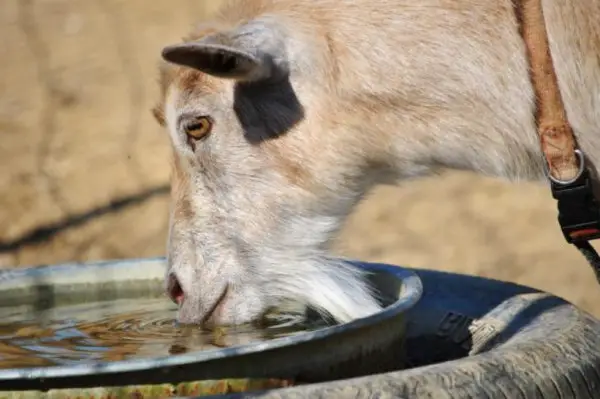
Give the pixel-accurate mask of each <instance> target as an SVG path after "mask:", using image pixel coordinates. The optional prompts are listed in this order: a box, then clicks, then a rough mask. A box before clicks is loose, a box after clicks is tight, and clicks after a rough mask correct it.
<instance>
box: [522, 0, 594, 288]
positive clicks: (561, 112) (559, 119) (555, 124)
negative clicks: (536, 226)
mask: <svg viewBox="0 0 600 399" xmlns="http://www.w3.org/2000/svg"><path fill="white" fill-rule="evenodd" d="M541 2H542V0H516V1H515V3H516V14H517V18H518V20H519V23H520V28H521V35H522V37H523V41H524V43H525V47H526V52H527V58H528V61H529V67H530V78H531V82H532V85H533V90H534V94H535V98H536V103H537V109H536V126H537V132H538V136H539V140H540V145H541V149H542V152H543V154H544V157H545V159H546V166H547V168H546V172H547V177H548V179H549V180H550V188H551V190H552V195H553V197H554V199H556V200H557V202H558V211H559V215H558V221H559V224H560V227H561V230H562V232H563V235H564V237H565V239H566V240H567V242H568V243H570V244H573V245H575V246H576V247H577V248H578V249H579V250H580V251H581V252H582V254H583V255H584V256H585V257H586V259H587V260H588V262H589V263H590V265H591V266H592V268H593V269H594V272H595V273H596V278H597V279H598V281H599V282H600V256H598V254H597V252H596V251H595V250H594V248H593V247H592V246H591V245H590V243H589V241H590V240H593V239H596V238H600V207H599V206H598V203H599V201H598V200H597V199H596V197H595V196H594V191H593V188H592V181H591V177H590V171H589V170H588V168H587V166H586V158H585V156H584V154H583V152H582V151H581V149H579V148H578V144H577V139H576V138H575V135H574V134H573V129H572V127H571V125H570V123H569V121H568V118H567V113H566V111H565V107H564V104H563V101H562V98H561V93H560V89H559V87H558V80H557V78H556V73H555V71H554V67H553V64H552V56H551V53H550V46H549V44H548V35H547V32H546V26H545V22H544V14H543V10H542V4H541Z"/></svg>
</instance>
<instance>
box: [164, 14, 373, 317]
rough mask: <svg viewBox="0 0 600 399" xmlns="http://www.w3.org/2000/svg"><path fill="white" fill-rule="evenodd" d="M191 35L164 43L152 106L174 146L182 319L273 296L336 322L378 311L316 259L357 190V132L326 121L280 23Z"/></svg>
mask: <svg viewBox="0 0 600 399" xmlns="http://www.w3.org/2000/svg"><path fill="white" fill-rule="evenodd" d="M198 36H200V37H198ZM198 36H197V37H195V38H193V39H189V40H185V41H183V42H182V43H179V44H175V45H172V46H168V47H166V48H165V49H164V50H163V58H164V59H165V60H166V61H168V62H167V63H165V64H164V65H163V69H162V87H163V97H162V98H163V101H162V102H161V104H160V105H159V106H157V108H156V109H155V110H154V114H155V116H156V117H157V119H158V120H159V121H160V122H161V123H162V124H163V125H164V126H165V127H166V128H167V130H168V132H169V135H170V139H171V143H172V147H173V153H174V159H173V173H172V193H171V195H172V198H171V199H172V208H171V216H170V217H171V218H170V232H169V243H168V272H167V277H166V285H167V291H168V293H169V295H170V296H171V298H172V299H173V300H175V301H177V302H178V303H179V306H180V310H179V315H178V318H179V320H180V321H181V322H183V323H208V324H240V323H245V322H250V321H253V320H256V319H258V318H260V317H261V316H262V315H263V314H264V313H265V312H266V311H267V310H268V309H269V308H271V307H273V306H276V305H277V303H278V302H279V301H280V300H281V299H293V300H297V301H301V302H304V303H306V304H308V305H312V306H313V307H315V308H316V309H318V310H321V311H324V312H326V313H329V314H330V315H331V316H332V317H334V318H335V319H337V320H339V321H347V320H349V319H352V318H355V317H361V316H365V315H368V314H371V313H373V312H374V311H376V310H378V309H379V305H378V304H377V302H376V301H375V300H374V299H373V297H372V296H371V293H370V292H369V289H368V287H367V286H366V285H365V283H364V281H363V279H362V276H361V275H360V274H359V273H358V272H357V271H356V270H355V269H353V268H351V267H349V266H348V265H346V264H344V263H342V262H339V261H335V260H333V259H332V258H329V257H327V256H326V255H325V253H326V247H327V246H328V244H329V242H330V240H331V238H332V236H333V234H334V233H335V232H336V231H337V229H338V228H339V227H340V224H341V222H342V220H343V218H344V217H345V216H346V215H347V214H348V212H349V211H350V209H351V208H352V206H353V205H354V204H355V203H356V202H357V201H358V199H359V197H360V193H361V191H362V190H361V187H360V185H361V184H363V183H362V179H363V177H364V176H363V175H364V169H365V168H366V167H367V164H368V163H369V162H368V161H367V160H366V159H364V155H363V154H364V150H365V146H366V145H367V144H366V143H365V142H363V141H361V140H362V139H361V138H360V137H361V136H364V135H361V134H358V133H360V132H357V134H347V133H348V132H347V131H345V133H346V134H341V133H342V132H341V128H340V126H342V124H343V123H344V121H340V120H336V118H335V116H328V117H326V118H325V117H323V113H322V111H321V110H320V109H321V106H323V107H325V105H326V103H327V99H326V98H323V96H319V95H318V94H316V93H318V92H319V90H322V87H321V86H322V85H323V82H316V81H313V82H310V76H307V75H310V72H311V71H306V70H305V71H300V70H297V66H296V65H294V63H293V61H292V60H290V56H289V54H290V52H291V51H290V49H289V46H288V44H289V43H288V41H287V40H288V39H286V34H285V32H284V31H283V30H282V29H280V28H278V27H277V26H276V24H274V23H272V22H270V21H268V20H262V21H259V20H255V21H253V22H250V23H246V24H245V25H243V26H238V27H235V28H231V29H228V30H224V29H209V30H205V31H204V32H203V34H202V35H198ZM306 56H307V57H309V55H308V54H307V55H306ZM314 68H315V69H318V68H319V67H318V66H314ZM303 74H304V75H303ZM292 77H294V78H292Z"/></svg>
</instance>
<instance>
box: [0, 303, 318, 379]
mask: <svg viewBox="0 0 600 399" xmlns="http://www.w3.org/2000/svg"><path fill="white" fill-rule="evenodd" d="M175 316H176V306H175V305H174V304H173V303H171V302H170V301H168V300H165V298H153V299H121V300H112V301H105V302H94V303H85V304H79V305H71V306H59V307H55V308H51V309H47V310H41V311H39V310H37V311H35V310H33V309H32V307H31V306H25V305H24V306H14V307H11V308H0V369H7V368H21V367H41V366H55V365H73V364H82V363H89V362H98V361H118V360H127V359H140V358H150V357H156V356H167V355H170V354H178V353H185V352H189V351H198V350H210V349H216V348H222V347H227V346H233V345H242V344H247V343H251V342H257V341H266V340H270V339H273V338H278V337H281V336H290V335H294V334H298V333H301V332H303V331H307V330H314V329H317V328H319V327H323V324H322V323H321V324H320V325H319V323H315V322H312V323H310V324H309V323H307V322H304V321H302V320H300V319H299V316H298V315H296V316H293V315H292V316H287V322H282V321H278V322H277V323H274V325H271V326H270V327H268V328H267V327H265V328H261V329H259V328H256V327H251V326H242V327H237V328H235V329H231V328H228V329H217V330H214V331H202V330H201V329H200V328H199V327H196V326H181V325H178V324H177V323H176V322H175ZM284 318H285V317H284ZM290 320H292V322H290Z"/></svg>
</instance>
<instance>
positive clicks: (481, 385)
mask: <svg viewBox="0 0 600 399" xmlns="http://www.w3.org/2000/svg"><path fill="white" fill-rule="evenodd" d="M415 271H416V272H417V273H418V274H419V276H420V277H421V279H422V280H423V286H424V296H423V298H422V299H421V301H420V302H419V304H418V305H417V306H416V307H415V308H414V309H413V310H411V312H410V315H409V320H410V322H409V330H408V338H407V343H406V345H407V352H408V357H409V361H410V364H411V368H409V369H406V370H400V371H394V372H390V373H386V374H379V375H373V376H366V377H359V378H353V379H348V380H341V381H333V382H325V383H318V384H310V385H301V386H297V387H292V388H285V389H278V390H272V391H265V392H258V393H246V394H234V395H221V396H218V397H219V398H405V399H413V398H432V399H459V398H461V399H462V398H469V399H472V398H489V399H496V398H499V399H522V398H523V399H532V398H536V399H537V398H541V399H572V398H575V399H586V398H600V321H599V320H597V319H595V318H593V317H592V316H591V315H589V314H587V313H585V312H583V311H581V310H580V309H578V308H577V307H575V306H573V305H572V304H570V303H568V302H566V301H564V300H562V299H560V298H557V297H555V296H552V295H549V294H547V293H543V292H540V291H536V290H533V289H531V288H528V287H523V286H518V285H514V284H510V283H504V282H500V281H495V280H490V279H484V278H478V277H472V276H466V275H460V274H453V273H443V272H435V271H426V270H415Z"/></svg>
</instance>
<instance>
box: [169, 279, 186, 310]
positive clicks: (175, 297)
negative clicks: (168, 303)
mask: <svg viewBox="0 0 600 399" xmlns="http://www.w3.org/2000/svg"><path fill="white" fill-rule="evenodd" d="M167 295H168V296H169V298H171V300H172V301H173V302H174V303H176V304H177V305H180V306H181V303H182V302H183V300H184V297H185V293H184V292H183V288H181V284H179V279H177V276H176V275H175V273H169V277H168V280H167Z"/></svg>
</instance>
